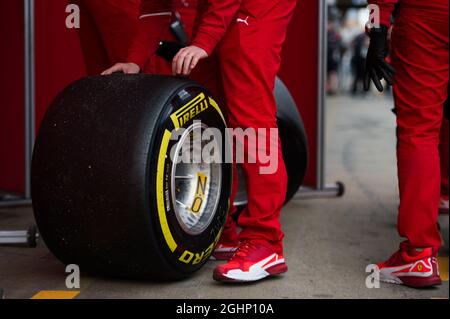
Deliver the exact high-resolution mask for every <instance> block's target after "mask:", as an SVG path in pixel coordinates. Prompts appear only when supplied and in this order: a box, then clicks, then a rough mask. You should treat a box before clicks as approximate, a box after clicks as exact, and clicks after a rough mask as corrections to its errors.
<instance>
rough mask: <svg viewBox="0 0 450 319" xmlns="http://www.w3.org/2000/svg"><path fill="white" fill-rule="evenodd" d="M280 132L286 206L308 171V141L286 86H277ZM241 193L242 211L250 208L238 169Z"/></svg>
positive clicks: (243, 182) (237, 204)
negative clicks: (286, 186) (286, 182)
mask: <svg viewBox="0 0 450 319" xmlns="http://www.w3.org/2000/svg"><path fill="white" fill-rule="evenodd" d="M274 93H275V98H276V101H277V108H278V109H277V119H278V129H279V135H280V140H281V148H282V151H283V158H284V162H285V164H286V170H287V175H288V188H287V193H286V201H285V204H287V203H288V202H289V201H290V200H291V199H292V197H294V195H295V193H297V191H298V190H299V188H300V186H301V185H302V183H303V180H304V178H305V175H306V170H307V167H308V141H307V138H306V131H305V127H304V125H303V120H302V118H301V116H300V113H299V112H298V108H297V105H296V103H295V101H294V99H293V97H292V96H291V94H290V93H289V90H288V88H287V87H286V86H285V85H284V83H283V82H282V81H281V80H280V79H279V78H277V80H276V82H275V91H274ZM238 181H239V182H238V192H237V194H236V198H235V201H234V204H235V205H236V206H237V207H238V208H240V209H242V208H243V207H245V205H246V204H247V192H246V183H245V174H244V172H243V171H242V168H241V167H240V166H239V165H238Z"/></svg>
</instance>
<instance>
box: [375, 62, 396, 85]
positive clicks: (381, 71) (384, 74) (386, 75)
mask: <svg viewBox="0 0 450 319" xmlns="http://www.w3.org/2000/svg"><path fill="white" fill-rule="evenodd" d="M377 71H378V74H379V75H381V77H383V78H384V79H385V80H386V82H387V83H389V85H392V75H391V74H389V73H388V71H387V70H385V69H384V68H383V67H381V66H380V67H378V68H377Z"/></svg>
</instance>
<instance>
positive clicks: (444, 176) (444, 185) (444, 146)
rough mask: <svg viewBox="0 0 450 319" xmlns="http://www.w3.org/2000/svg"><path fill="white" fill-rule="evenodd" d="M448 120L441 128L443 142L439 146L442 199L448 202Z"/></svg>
mask: <svg viewBox="0 0 450 319" xmlns="http://www.w3.org/2000/svg"><path fill="white" fill-rule="evenodd" d="M448 135H449V130H448V120H447V119H444V121H443V122H442V128H441V140H440V144H439V155H440V157H441V197H442V198H444V199H447V200H448V161H449V159H448V151H449V149H448V148H449V145H448V139H449V136H448Z"/></svg>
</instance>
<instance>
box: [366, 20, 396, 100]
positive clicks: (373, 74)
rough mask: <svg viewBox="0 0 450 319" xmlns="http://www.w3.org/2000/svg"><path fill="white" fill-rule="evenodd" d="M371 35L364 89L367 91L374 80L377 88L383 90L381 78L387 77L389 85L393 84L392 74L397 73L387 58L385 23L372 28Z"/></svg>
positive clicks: (386, 30) (386, 29)
mask: <svg viewBox="0 0 450 319" xmlns="http://www.w3.org/2000/svg"><path fill="white" fill-rule="evenodd" d="M369 36H370V45H369V50H368V52H367V59H366V72H365V75H364V89H365V90H366V91H368V90H369V89H370V80H372V81H373V83H374V84H375V86H376V88H377V90H378V91H380V92H383V85H382V84H381V79H385V80H386V82H387V83H388V84H389V85H392V76H393V75H394V74H395V70H394V68H393V67H392V66H391V65H389V64H388V63H387V62H386V60H385V59H386V56H387V53H388V49H387V47H388V45H387V36H388V28H387V27H386V26H384V25H382V26H380V27H379V28H372V29H371V30H370V33H369Z"/></svg>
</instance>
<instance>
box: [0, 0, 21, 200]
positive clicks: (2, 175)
mask: <svg viewBox="0 0 450 319" xmlns="http://www.w3.org/2000/svg"><path fill="white" fill-rule="evenodd" d="M23 30H24V26H23V1H15V0H14V1H2V9H1V10H0V39H2V45H1V50H0V61H1V70H0V190H6V191H9V192H18V193H22V192H23V191H24V165H25V163H24V160H23V158H24V148H25V146H24V142H23V140H24V123H23V122H24V106H23V105H24V98H23V92H24V76H23V73H24V63H23V62H24V56H23V51H24V50H23V42H24V41H23V38H24V37H23Z"/></svg>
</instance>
